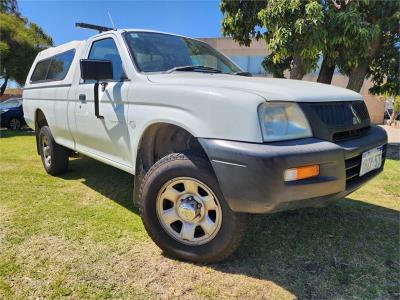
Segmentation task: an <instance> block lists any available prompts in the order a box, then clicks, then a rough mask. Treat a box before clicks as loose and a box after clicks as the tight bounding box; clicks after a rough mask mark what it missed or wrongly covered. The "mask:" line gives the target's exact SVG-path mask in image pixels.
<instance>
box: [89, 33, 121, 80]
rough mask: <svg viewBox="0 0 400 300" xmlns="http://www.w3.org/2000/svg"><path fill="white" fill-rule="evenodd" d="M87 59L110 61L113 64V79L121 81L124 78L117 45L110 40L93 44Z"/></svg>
mask: <svg viewBox="0 0 400 300" xmlns="http://www.w3.org/2000/svg"><path fill="white" fill-rule="evenodd" d="M89 59H106V60H111V62H112V64H113V79H114V80H121V79H122V78H123V77H125V73H124V71H123V68H122V60H121V56H120V55H119V53H118V49H117V45H116V44H115V42H114V40H113V39H112V38H106V39H103V40H98V41H95V42H93V44H92V48H91V49H90V53H89Z"/></svg>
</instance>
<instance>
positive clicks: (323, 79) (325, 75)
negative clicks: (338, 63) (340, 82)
mask: <svg viewBox="0 0 400 300" xmlns="http://www.w3.org/2000/svg"><path fill="white" fill-rule="evenodd" d="M334 72H335V65H331V64H329V63H328V59H326V58H324V59H323V61H322V64H321V70H320V71H319V74H318V79H317V82H320V83H327V84H331V82H332V78H333V73H334Z"/></svg>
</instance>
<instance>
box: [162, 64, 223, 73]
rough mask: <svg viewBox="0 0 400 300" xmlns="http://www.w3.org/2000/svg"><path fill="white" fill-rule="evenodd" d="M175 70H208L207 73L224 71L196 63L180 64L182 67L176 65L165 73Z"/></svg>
mask: <svg viewBox="0 0 400 300" xmlns="http://www.w3.org/2000/svg"><path fill="white" fill-rule="evenodd" d="M175 71H188V72H190V71H194V72H207V73H222V72H221V71H220V70H218V69H214V68H211V67H206V66H200V65H196V66H191V65H189V66H180V67H174V68H172V69H169V70H167V71H165V73H172V72H175Z"/></svg>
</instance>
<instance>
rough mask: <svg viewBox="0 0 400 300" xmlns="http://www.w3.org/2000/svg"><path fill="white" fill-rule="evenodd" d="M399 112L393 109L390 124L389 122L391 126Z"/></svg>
mask: <svg viewBox="0 0 400 300" xmlns="http://www.w3.org/2000/svg"><path fill="white" fill-rule="evenodd" d="M399 114H400V112H399V111H394V110H393V112H392V115H391V116H390V119H389V124H388V125H390V126H391V125H392V124H393V123H394V121H396V119H397V116H398V115H399Z"/></svg>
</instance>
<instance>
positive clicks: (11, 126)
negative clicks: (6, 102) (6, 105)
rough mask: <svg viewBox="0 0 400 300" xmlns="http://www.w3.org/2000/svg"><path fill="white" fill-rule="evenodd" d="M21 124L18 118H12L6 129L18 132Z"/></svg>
mask: <svg viewBox="0 0 400 300" xmlns="http://www.w3.org/2000/svg"><path fill="white" fill-rule="evenodd" d="M21 125H22V122H21V120H20V119H18V118H12V119H11V120H10V122H9V124H8V128H9V129H11V130H20V129H21Z"/></svg>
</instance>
